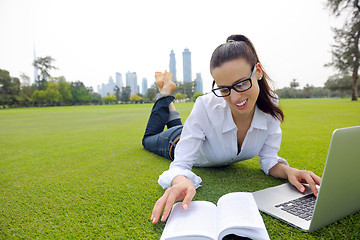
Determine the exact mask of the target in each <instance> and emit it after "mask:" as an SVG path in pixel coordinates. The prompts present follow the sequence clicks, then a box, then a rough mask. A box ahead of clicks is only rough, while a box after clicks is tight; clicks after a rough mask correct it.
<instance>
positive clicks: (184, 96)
mask: <svg viewBox="0 0 360 240" xmlns="http://www.w3.org/2000/svg"><path fill="white" fill-rule="evenodd" d="M174 97H175V99H177V100H182V99H185V98H186V97H187V95H186V94H185V93H176V94H175V95H174Z"/></svg>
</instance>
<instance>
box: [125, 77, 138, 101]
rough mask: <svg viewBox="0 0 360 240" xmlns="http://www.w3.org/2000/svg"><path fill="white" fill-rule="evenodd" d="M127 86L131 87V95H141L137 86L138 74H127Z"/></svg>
mask: <svg viewBox="0 0 360 240" xmlns="http://www.w3.org/2000/svg"><path fill="white" fill-rule="evenodd" d="M126 86H129V87H130V89H131V95H133V94H136V93H139V87H138V85H137V75H136V72H130V71H128V72H127V73H126Z"/></svg>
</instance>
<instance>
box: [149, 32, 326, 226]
mask: <svg viewBox="0 0 360 240" xmlns="http://www.w3.org/2000/svg"><path fill="white" fill-rule="evenodd" d="M210 71H211V75H212V76H213V78H214V82H213V89H212V92H213V93H211V94H207V95H204V96H202V97H199V98H198V99H197V101H196V103H195V104H194V107H193V110H192V112H191V114H190V116H189V117H188V119H187V120H186V122H185V124H184V126H182V125H181V121H180V116H179V113H178V112H177V111H176V109H175V107H174V104H173V103H172V101H173V100H174V97H172V96H171V95H170V93H171V92H172V91H173V90H174V89H175V87H176V86H175V84H174V83H173V82H171V77H172V76H171V74H170V73H167V72H165V73H164V74H162V73H156V75H155V77H156V80H157V85H158V87H159V90H160V94H159V95H158V96H157V98H158V99H157V101H156V103H155V105H154V108H153V110H152V113H151V116H150V119H149V122H148V125H147V129H146V132H145V135H144V139H143V146H144V147H145V148H146V149H148V150H149V151H152V152H154V153H156V154H159V155H160V156H164V157H167V158H169V159H172V160H173V161H172V162H171V164H170V168H169V170H168V171H165V172H164V173H163V174H161V176H160V177H159V184H160V185H161V186H162V187H163V188H164V189H166V191H165V193H164V195H163V196H162V197H161V198H159V199H158V201H157V202H156V204H155V206H154V209H153V212H152V216H151V221H152V222H153V223H156V222H158V221H159V220H160V215H161V212H162V211H163V215H162V217H161V221H165V220H166V218H167V217H168V215H169V213H170V210H171V207H172V205H173V204H174V202H175V201H180V200H183V202H182V207H183V209H185V210H186V209H187V208H188V206H189V204H190V202H191V200H192V198H193V197H194V195H195V193H196V190H195V189H196V188H198V187H199V186H200V183H201V178H200V177H198V176H196V175H195V174H194V173H193V172H191V168H192V167H193V166H197V167H214V166H223V165H228V164H232V163H235V162H239V161H242V160H246V159H251V158H253V157H255V156H256V155H258V156H259V162H260V165H261V169H262V170H263V171H264V172H265V173H266V174H269V175H271V176H274V177H278V178H284V179H288V180H289V182H290V183H291V184H293V185H294V186H295V187H296V188H297V189H298V190H299V191H300V192H303V191H304V190H305V188H304V186H303V185H302V184H301V183H308V184H309V186H310V188H311V189H312V191H313V193H314V194H315V196H317V188H316V185H320V183H321V178H320V177H318V176H317V175H315V174H314V173H313V172H311V171H305V170H298V169H295V168H291V167H289V165H288V163H287V161H286V160H285V159H283V158H281V157H279V156H278V155H277V152H278V151H279V149H280V143H281V129H280V122H281V121H282V120H283V118H284V114H283V112H282V110H281V109H280V108H279V107H278V98H277V96H276V95H275V93H273V91H272V90H271V89H270V88H269V85H268V81H270V78H269V77H268V76H267V74H266V73H265V71H264V70H263V67H262V65H261V63H260V61H259V59H258V56H257V54H256V51H255V49H254V47H253V44H252V43H251V42H250V40H249V39H248V38H246V37H245V36H243V35H232V36H230V37H228V39H227V41H226V43H224V44H221V45H220V46H218V47H217V48H216V49H215V51H214V53H213V55H212V57H211V61H210ZM165 124H167V126H168V129H167V130H166V131H163V129H164V126H165ZM180 135H181V137H180ZM179 138H180V139H181V140H180V141H179ZM174 153H175V154H174Z"/></svg>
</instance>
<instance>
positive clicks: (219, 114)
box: [158, 93, 288, 189]
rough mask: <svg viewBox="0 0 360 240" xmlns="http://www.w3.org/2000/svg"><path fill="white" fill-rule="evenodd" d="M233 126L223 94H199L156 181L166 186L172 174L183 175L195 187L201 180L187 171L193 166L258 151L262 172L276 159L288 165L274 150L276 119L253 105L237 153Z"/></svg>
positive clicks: (247, 156) (229, 160) (277, 147)
mask: <svg viewBox="0 0 360 240" xmlns="http://www.w3.org/2000/svg"><path fill="white" fill-rule="evenodd" d="M237 130H238V129H237V127H236V125H235V123H234V120H233V118H232V114H231V110H230V107H229V106H228V104H227V102H226V101H225V100H224V99H223V98H219V97H216V96H215V95H214V94H212V93H210V94H207V95H204V96H202V97H199V98H198V99H197V100H196V102H195V104H194V107H193V109H192V111H191V113H190V115H189V117H188V118H187V120H186V121H185V124H184V127H183V130H182V133H181V137H180V141H179V142H178V144H177V145H176V148H175V160H174V161H173V162H171V164H170V168H169V170H167V171H165V172H163V173H162V174H161V175H160V177H159V180H158V182H159V184H160V185H161V186H162V187H163V188H164V189H167V188H169V187H171V182H172V180H173V179H174V178H175V177H176V176H178V175H183V176H185V177H187V178H188V179H190V180H191V181H192V182H193V183H194V186H195V188H198V187H199V186H200V183H201V181H202V180H201V178H200V177H198V176H197V175H195V174H194V173H193V172H192V171H191V169H192V167H193V166H195V167H215V166H224V165H228V164H232V163H236V162H239V161H243V160H247V159H251V158H253V157H255V156H256V155H259V163H260V165H261V169H262V170H263V171H264V172H265V173H266V174H269V170H270V168H272V167H273V166H274V165H276V164H277V163H278V162H282V163H284V164H286V165H288V163H287V162H286V160H285V159H283V158H280V157H279V156H278V154H277V153H278V151H279V150H280V144H281V135H282V133H281V129H280V121H279V120H278V119H276V118H274V117H272V116H271V115H269V114H266V113H264V112H262V111H261V110H260V109H259V108H258V107H257V106H255V113H254V116H253V119H252V122H251V125H250V128H249V130H248V131H247V133H246V136H245V139H244V142H243V144H242V146H241V151H240V153H238V143H237Z"/></svg>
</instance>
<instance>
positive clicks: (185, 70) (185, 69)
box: [183, 48, 192, 83]
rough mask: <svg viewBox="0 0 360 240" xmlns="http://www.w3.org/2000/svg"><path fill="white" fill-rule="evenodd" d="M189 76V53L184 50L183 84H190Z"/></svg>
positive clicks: (187, 50)
mask: <svg viewBox="0 0 360 240" xmlns="http://www.w3.org/2000/svg"><path fill="white" fill-rule="evenodd" d="M191 76H192V74H191V52H190V51H189V49H187V48H185V49H184V52H183V78H184V79H183V81H184V83H189V82H192V77H191Z"/></svg>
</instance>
